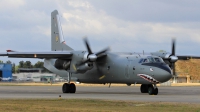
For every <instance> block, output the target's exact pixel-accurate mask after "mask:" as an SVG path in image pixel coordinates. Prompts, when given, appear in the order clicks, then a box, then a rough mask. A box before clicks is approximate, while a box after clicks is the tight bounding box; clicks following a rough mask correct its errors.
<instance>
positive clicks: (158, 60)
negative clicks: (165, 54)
mask: <svg viewBox="0 0 200 112" xmlns="http://www.w3.org/2000/svg"><path fill="white" fill-rule="evenodd" d="M154 59H155V61H156V62H157V63H162V62H164V61H163V60H162V59H161V58H154Z"/></svg>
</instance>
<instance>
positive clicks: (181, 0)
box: [0, 0, 200, 64]
mask: <svg viewBox="0 0 200 112" xmlns="http://www.w3.org/2000/svg"><path fill="white" fill-rule="evenodd" d="M199 6H200V1H199V0H192V1H190V0H0V15H1V16H0V52H5V51H6V50H8V49H12V50H15V51H23V52H24V51H33V52H34V51H50V50H51V46H50V45H51V42H50V40H51V12H52V11H53V10H58V12H59V14H60V20H61V24H62V29H63V34H64V38H65V41H66V44H68V45H69V46H70V47H72V48H73V49H74V50H86V47H85V46H84V43H83V37H85V36H87V37H88V40H89V43H90V46H91V49H92V51H97V52H98V51H100V50H102V49H104V48H106V47H108V46H109V47H110V48H111V51H113V52H143V50H144V52H155V51H159V50H165V51H167V52H171V40H172V38H176V54H179V55H198V56H200V50H199V48H200V13H199V11H200V7H199ZM0 60H3V61H4V62H5V61H7V60H10V61H12V62H14V63H16V64H18V62H19V61H21V60H23V61H26V60H31V61H32V63H35V62H37V61H42V60H38V59H21V58H20V59H14V58H7V57H0Z"/></svg>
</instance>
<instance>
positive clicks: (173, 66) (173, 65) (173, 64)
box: [172, 63, 176, 75]
mask: <svg viewBox="0 0 200 112" xmlns="http://www.w3.org/2000/svg"><path fill="white" fill-rule="evenodd" d="M172 68H173V75H176V74H175V72H176V69H175V63H172Z"/></svg>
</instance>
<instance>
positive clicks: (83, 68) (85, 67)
mask: <svg viewBox="0 0 200 112" xmlns="http://www.w3.org/2000/svg"><path fill="white" fill-rule="evenodd" d="M92 68H93V63H85V64H83V65H80V66H78V67H77V70H78V71H87V70H91V69H92Z"/></svg>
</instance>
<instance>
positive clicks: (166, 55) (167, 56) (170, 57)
mask: <svg viewBox="0 0 200 112" xmlns="http://www.w3.org/2000/svg"><path fill="white" fill-rule="evenodd" d="M151 54H152V55H155V56H159V57H161V58H162V59H164V60H169V62H171V63H175V62H176V61H177V60H178V57H177V56H174V55H171V54H170V53H167V52H154V53H151Z"/></svg>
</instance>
